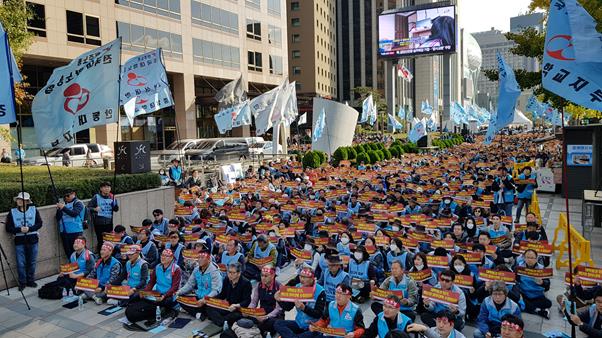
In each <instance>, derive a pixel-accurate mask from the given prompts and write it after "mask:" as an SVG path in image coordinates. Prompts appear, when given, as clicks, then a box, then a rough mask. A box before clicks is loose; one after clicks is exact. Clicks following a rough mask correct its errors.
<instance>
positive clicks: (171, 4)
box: [169, 0, 180, 13]
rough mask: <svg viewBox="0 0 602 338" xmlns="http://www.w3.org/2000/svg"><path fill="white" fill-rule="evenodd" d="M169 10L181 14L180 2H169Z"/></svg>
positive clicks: (170, 0)
mask: <svg viewBox="0 0 602 338" xmlns="http://www.w3.org/2000/svg"><path fill="white" fill-rule="evenodd" d="M169 10H170V11H172V12H176V13H180V0H169Z"/></svg>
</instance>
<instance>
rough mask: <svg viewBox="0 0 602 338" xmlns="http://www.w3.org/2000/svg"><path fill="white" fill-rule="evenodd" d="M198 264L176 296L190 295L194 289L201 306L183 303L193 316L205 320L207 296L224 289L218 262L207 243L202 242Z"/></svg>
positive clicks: (198, 303)
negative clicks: (214, 260) (213, 260)
mask: <svg viewBox="0 0 602 338" xmlns="http://www.w3.org/2000/svg"><path fill="white" fill-rule="evenodd" d="M200 246H201V248H200V249H199V258H198V265H197V266H196V267H195V268H194V270H192V273H191V274H190V277H189V278H188V280H187V281H186V284H184V286H182V287H181V288H180V290H178V292H176V296H182V295H188V294H189V293H191V292H193V291H194V296H195V297H196V299H197V305H198V306H199V307H192V306H188V305H185V304H181V306H182V308H183V309H184V310H186V312H188V313H189V314H190V315H191V316H195V317H196V318H197V319H200V320H205V318H206V317H207V312H206V309H205V306H204V305H205V303H206V300H205V297H215V296H217V295H218V294H219V293H220V292H221V291H222V285H223V284H222V283H223V281H222V275H221V273H220V271H219V268H218V267H217V264H215V263H214V262H212V261H211V252H210V251H209V248H208V247H207V245H205V244H200Z"/></svg>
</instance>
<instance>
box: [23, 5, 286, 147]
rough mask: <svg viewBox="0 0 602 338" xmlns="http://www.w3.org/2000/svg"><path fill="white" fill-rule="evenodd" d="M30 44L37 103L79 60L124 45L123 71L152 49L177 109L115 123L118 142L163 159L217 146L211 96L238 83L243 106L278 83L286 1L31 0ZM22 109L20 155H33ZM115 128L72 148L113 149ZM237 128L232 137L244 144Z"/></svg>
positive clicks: (83, 137)
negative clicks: (201, 142) (178, 149)
mask: <svg viewBox="0 0 602 338" xmlns="http://www.w3.org/2000/svg"><path fill="white" fill-rule="evenodd" d="M28 4H29V5H30V6H31V8H32V10H33V11H34V12H35V17H34V19H32V20H30V22H29V23H28V26H29V29H30V30H31V31H32V32H33V33H34V34H35V35H36V37H35V41H34V43H33V44H32V45H31V46H30V48H29V49H28V51H27V53H26V54H25V56H24V59H23V61H24V64H23V74H24V75H26V76H27V79H28V82H29V83H30V84H31V87H30V88H29V91H30V93H32V94H35V93H36V92H37V91H38V90H39V89H40V88H42V87H43V86H44V85H45V83H46V81H47V80H48V78H49V76H50V74H51V73H52V70H53V69H54V68H56V67H60V66H63V65H65V64H67V63H68V62H69V61H70V60H71V59H73V58H75V57H77V56H78V55H80V54H81V53H83V52H86V51H88V50H90V49H92V48H95V47H97V46H100V45H102V44H104V43H107V42H109V41H111V40H113V39H115V38H117V37H118V36H121V37H122V39H123V45H122V47H123V52H122V56H121V59H122V62H125V61H126V60H127V59H129V58H130V57H133V56H135V55H137V54H140V53H143V52H145V51H150V50H152V49H155V48H157V47H160V48H162V49H163V56H164V63H165V66H166V69H167V73H168V80H169V82H170V85H171V89H172V93H173V96H174V100H175V106H174V107H173V108H169V109H163V110H162V111H158V112H155V113H152V114H149V115H144V116H142V117H140V118H137V119H136V121H135V123H134V126H133V127H132V128H130V127H129V126H128V123H127V122H125V119H122V120H123V122H122V123H121V137H120V139H122V140H128V139H143V140H149V141H150V142H151V147H152V148H153V149H161V148H163V147H165V146H167V145H168V144H170V143H171V142H172V141H174V140H176V139H178V138H180V139H184V138H196V137H216V136H219V133H218V131H217V128H216V126H215V122H214V120H213V115H214V114H215V113H216V111H217V103H216V102H215V100H214V99H213V96H214V95H215V93H216V92H217V91H218V90H219V89H220V88H221V87H222V86H223V85H224V84H226V83H227V82H229V81H230V80H232V79H234V78H237V77H238V76H239V75H240V74H241V73H242V74H243V78H244V80H245V83H246V85H247V86H248V91H249V96H254V95H258V94H260V93H261V92H264V91H267V90H268V89H270V88H272V87H274V86H275V85H278V84H280V83H282V81H283V79H284V77H285V75H286V73H287V72H288V57H287V55H288V48H287V45H288V41H287V38H286V37H287V33H286V31H287V23H286V20H287V17H286V1H285V0H185V1H182V0H151V1H149V0H114V1H109V0H102V1H98V0H77V1H75V0H71V1H55V0H28ZM29 107H30V105H29V104H26V105H25V106H24V107H23V109H22V116H21V117H20V118H21V119H22V120H23V122H24V123H23V125H24V127H25V128H24V129H25V133H24V139H25V144H26V147H27V148H34V147H36V145H35V144H36V142H35V137H34V132H33V128H32V127H33V120H32V118H31V112H30V110H29ZM117 132H118V131H117V125H115V124H114V125H108V126H103V127H97V128H93V129H92V130H90V131H84V132H80V133H78V141H79V142H82V141H83V142H85V141H90V142H98V143H104V144H109V145H112V143H113V141H115V139H116V138H117ZM249 133H250V128H248V127H247V128H236V129H235V130H234V131H233V132H232V134H233V135H243V134H246V135H248V134H249Z"/></svg>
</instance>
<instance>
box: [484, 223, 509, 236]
mask: <svg viewBox="0 0 602 338" xmlns="http://www.w3.org/2000/svg"><path fill="white" fill-rule="evenodd" d="M507 234H508V228H506V226H505V225H503V224H500V229H499V230H495V229H494V228H493V224H492V225H491V227H489V236H491V238H492V239H493V238H498V237H502V236H506V235H507Z"/></svg>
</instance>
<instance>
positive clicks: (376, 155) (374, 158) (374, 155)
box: [366, 150, 379, 164]
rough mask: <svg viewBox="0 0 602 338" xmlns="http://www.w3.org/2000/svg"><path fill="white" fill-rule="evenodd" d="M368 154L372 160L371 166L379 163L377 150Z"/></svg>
mask: <svg viewBox="0 0 602 338" xmlns="http://www.w3.org/2000/svg"><path fill="white" fill-rule="evenodd" d="M366 154H368V157H369V158H370V164H374V163H376V162H378V161H379V158H378V157H379V156H378V154H377V153H376V151H375V150H370V151H368V152H367V153H366Z"/></svg>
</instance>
